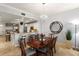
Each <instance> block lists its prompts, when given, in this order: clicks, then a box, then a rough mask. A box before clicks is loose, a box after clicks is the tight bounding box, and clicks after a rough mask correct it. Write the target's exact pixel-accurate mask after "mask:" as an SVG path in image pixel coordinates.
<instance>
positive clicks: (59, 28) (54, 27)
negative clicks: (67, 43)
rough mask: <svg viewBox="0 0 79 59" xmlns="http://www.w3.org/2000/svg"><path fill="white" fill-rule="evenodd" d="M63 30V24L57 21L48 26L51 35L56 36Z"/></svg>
mask: <svg viewBox="0 0 79 59" xmlns="http://www.w3.org/2000/svg"><path fill="white" fill-rule="evenodd" d="M62 29H63V24H62V23H61V22H59V21H54V22H52V23H51V24H50V31H51V32H52V33H53V34H58V33H60V32H61V31H62Z"/></svg>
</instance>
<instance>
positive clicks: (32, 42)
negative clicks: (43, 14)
mask: <svg viewBox="0 0 79 59" xmlns="http://www.w3.org/2000/svg"><path fill="white" fill-rule="evenodd" d="M50 40H51V38H49V37H47V38H45V39H43V41H41V40H37V39H31V40H29V41H28V42H27V45H28V46H30V47H32V48H34V49H35V50H36V53H37V55H38V50H39V49H40V48H44V47H45V46H47V44H48V43H49V41H50Z"/></svg>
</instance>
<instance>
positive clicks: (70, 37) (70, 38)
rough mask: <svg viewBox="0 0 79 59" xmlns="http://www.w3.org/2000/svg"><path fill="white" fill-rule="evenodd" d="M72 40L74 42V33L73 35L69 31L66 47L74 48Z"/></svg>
mask: <svg viewBox="0 0 79 59" xmlns="http://www.w3.org/2000/svg"><path fill="white" fill-rule="evenodd" d="M71 40H72V33H71V31H70V30H68V31H67V32H66V46H67V48H71V47H72V43H71Z"/></svg>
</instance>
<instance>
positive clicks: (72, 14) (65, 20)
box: [42, 9, 79, 48]
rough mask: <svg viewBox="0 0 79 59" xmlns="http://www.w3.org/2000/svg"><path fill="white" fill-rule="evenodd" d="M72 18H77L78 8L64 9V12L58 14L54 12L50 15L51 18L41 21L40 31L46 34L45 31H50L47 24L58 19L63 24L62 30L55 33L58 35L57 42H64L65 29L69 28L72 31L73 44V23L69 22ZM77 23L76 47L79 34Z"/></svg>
mask: <svg viewBox="0 0 79 59" xmlns="http://www.w3.org/2000/svg"><path fill="white" fill-rule="evenodd" d="M74 19H79V9H73V10H70V11H66V12H62V13H59V14H56V15H54V16H52V18H51V19H47V20H44V21H43V22H42V31H43V33H45V34H47V33H51V32H50V29H49V26H50V23H51V22H53V21H54V20H57V21H60V22H62V24H63V30H62V32H61V33H60V34H57V35H58V41H59V42H64V41H65V39H66V37H65V35H66V31H67V30H68V29H70V30H71V31H72V36H73V37H72V43H73V46H74V42H75V39H74V36H75V35H74V33H75V32H74V31H75V30H74V29H75V28H74V25H73V24H71V23H69V22H70V21H72V20H74ZM78 29H79V25H78V26H77V43H76V44H77V47H78V48H79V35H78V32H79V30H78Z"/></svg>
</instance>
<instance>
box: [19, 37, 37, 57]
mask: <svg viewBox="0 0 79 59" xmlns="http://www.w3.org/2000/svg"><path fill="white" fill-rule="evenodd" d="M19 46H20V49H21V56H32V55H34V54H35V53H36V51H35V50H34V49H32V48H27V47H26V46H25V40H22V39H21V40H19Z"/></svg>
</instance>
